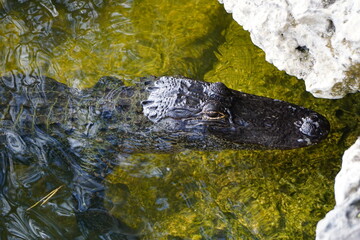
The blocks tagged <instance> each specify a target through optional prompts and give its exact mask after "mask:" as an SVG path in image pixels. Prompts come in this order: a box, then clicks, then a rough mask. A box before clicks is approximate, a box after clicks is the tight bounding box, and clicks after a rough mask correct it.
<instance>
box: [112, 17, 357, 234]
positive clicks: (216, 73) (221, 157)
mask: <svg viewBox="0 0 360 240" xmlns="http://www.w3.org/2000/svg"><path fill="white" fill-rule="evenodd" d="M224 37H225V40H226V41H225V42H224V43H223V44H222V45H221V46H219V48H218V50H217V58H218V61H217V62H216V64H215V65H214V68H213V70H211V71H209V72H207V73H206V74H205V77H204V79H205V80H207V81H212V82H216V81H222V82H224V83H225V84H227V85H228V86H229V87H231V88H235V89H237V90H242V91H245V92H249V93H253V94H258V95H262V96H268V97H273V98H279V99H283V100H287V101H290V102H294V103H297V104H300V105H305V106H306V107H310V108H312V109H314V110H316V111H319V112H321V113H322V114H324V115H325V116H326V117H327V118H328V119H329V121H330V122H331V125H332V132H331V134H330V136H329V138H328V139H326V140H325V141H324V142H323V143H321V144H320V145H318V146H314V147H309V148H304V149H297V150H290V151H238V152H237V151H223V152H190V151H186V152H184V153H180V154H167V155H164V154H154V155H134V156H132V157H131V158H129V159H127V160H125V161H124V162H123V163H122V164H121V165H120V167H119V168H117V170H116V171H115V173H114V174H112V175H111V176H110V177H109V178H108V180H109V182H110V183H111V184H110V185H109V191H108V192H107V194H108V196H114V197H115V198H116V196H126V197H123V198H121V199H122V200H121V201H119V202H118V204H117V203H115V205H114V206H113V208H112V210H111V211H112V212H113V214H115V215H117V216H119V218H120V219H121V220H123V221H124V222H126V223H127V224H129V225H130V226H132V227H135V228H143V233H144V234H145V235H144V236H146V237H145V238H146V239H154V238H156V239H171V237H174V238H176V237H177V238H180V239H214V238H216V237H219V238H221V237H222V238H226V239H313V238H314V234H315V227H316V223H317V221H319V220H320V219H321V218H322V217H323V216H324V215H325V214H326V212H327V211H329V210H330V209H331V208H332V206H333V205H334V200H333V199H334V197H333V187H332V186H333V183H334V177H335V175H336V173H337V171H338V170H339V167H340V161H341V160H340V159H341V155H342V153H343V151H344V150H345V149H346V147H348V146H349V145H351V142H352V141H353V139H355V138H356V136H357V135H358V134H360V128H359V125H358V123H356V122H354V121H353V120H351V119H352V118H353V117H354V116H355V115H356V114H357V115H358V114H359V111H358V110H356V109H358V108H359V106H360V101H359V99H358V98H356V96H348V97H346V98H344V99H342V100H336V101H334V100H324V99H315V98H314V97H312V96H311V95H310V94H309V93H306V92H305V91H304V86H303V82H302V81H300V80H298V79H296V78H294V77H291V76H288V75H286V74H285V73H284V72H281V71H278V70H277V69H276V68H275V67H274V66H272V65H271V64H269V63H267V62H266V61H265V60H264V53H263V52H262V51H261V50H260V49H258V48H257V47H255V46H254V45H253V44H252V43H251V41H250V38H249V36H248V33H247V32H245V31H243V30H242V29H241V27H240V26H238V25H237V24H236V23H232V24H231V25H230V26H229V27H228V29H227V30H226V31H225V32H224ZM346 129H351V132H348V131H346ZM117 184H120V185H124V186H126V190H125V191H124V189H123V188H121V190H120V191H119V189H118V188H117V187H116V186H117Z"/></svg>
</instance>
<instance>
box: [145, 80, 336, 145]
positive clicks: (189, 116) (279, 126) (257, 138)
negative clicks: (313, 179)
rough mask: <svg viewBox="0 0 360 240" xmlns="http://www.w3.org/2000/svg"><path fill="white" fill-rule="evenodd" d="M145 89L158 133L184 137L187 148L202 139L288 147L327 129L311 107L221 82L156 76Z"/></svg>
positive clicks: (307, 142) (317, 139)
mask: <svg viewBox="0 0 360 240" xmlns="http://www.w3.org/2000/svg"><path fill="white" fill-rule="evenodd" d="M148 90H149V91H150V94H149V97H148V99H147V100H146V101H143V102H142V105H143V112H144V114H145V116H147V117H148V118H149V119H150V120H151V121H152V122H154V123H156V124H154V125H155V126H156V128H157V131H160V130H165V131H168V132H169V137H170V136H172V137H174V136H175V137H176V136H180V137H184V136H185V138H187V142H188V146H191V142H195V140H196V141H197V142H198V141H199V140H201V141H202V144H203V148H206V149H211V148H215V149H221V148H234V149H244V148H247V149H248V148H250V149H251V148H252V149H261V148H266V149H292V148H300V147H306V146H309V145H313V144H316V143H318V142H320V141H321V140H323V139H324V138H325V137H326V136H327V134H328V133H329V129H330V125H329V122H328V121H327V120H326V118H325V117H323V116H322V115H320V114H318V113H316V112H314V111H312V110H309V109H306V108H303V107H300V106H297V105H294V104H291V103H287V102H284V101H280V100H275V99H270V98H266V97H260V96H255V95H251V94H246V93H243V92H239V91H235V90H232V89H229V88H227V87H226V86H225V85H224V84H223V83H220V82H217V83H207V82H202V81H194V80H191V79H188V78H184V77H160V78H158V79H157V80H156V81H155V82H154V83H153V85H152V86H150V87H148ZM170 133H171V134H170ZM197 144H198V143H197ZM197 148H199V147H198V146H197Z"/></svg>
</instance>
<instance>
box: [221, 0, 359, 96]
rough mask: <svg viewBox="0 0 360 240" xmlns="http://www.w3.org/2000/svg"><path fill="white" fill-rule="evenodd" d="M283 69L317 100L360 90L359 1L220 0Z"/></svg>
mask: <svg viewBox="0 0 360 240" xmlns="http://www.w3.org/2000/svg"><path fill="white" fill-rule="evenodd" d="M219 1H220V2H222V3H224V6H225V9H226V11H227V12H230V13H233V18H234V19H235V20H236V21H237V22H238V23H239V24H240V25H242V26H243V27H244V29H245V30H248V31H250V33H251V39H252V41H253V42H254V44H256V45H257V46H259V47H260V48H262V49H263V50H264V51H265V53H266V60H267V61H269V62H270V63H272V64H274V65H275V66H276V67H277V68H279V69H280V70H285V71H286V72H287V73H288V74H291V75H294V76H296V77H298V78H302V79H304V80H305V84H306V88H307V91H309V92H311V93H312V94H313V95H314V96H316V97H322V98H341V97H343V96H344V95H345V94H347V93H352V92H356V91H359V89H360V79H359V78H360V77H359V76H360V32H359V31H357V27H358V26H359V25H360V2H359V1H357V0H306V1H297V0H276V1H265V0H242V1H239V0H219Z"/></svg>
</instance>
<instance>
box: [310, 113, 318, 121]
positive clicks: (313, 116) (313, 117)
mask: <svg viewBox="0 0 360 240" xmlns="http://www.w3.org/2000/svg"><path fill="white" fill-rule="evenodd" d="M310 119H311V120H312V121H313V122H318V121H319V117H318V116H316V115H312V116H310Z"/></svg>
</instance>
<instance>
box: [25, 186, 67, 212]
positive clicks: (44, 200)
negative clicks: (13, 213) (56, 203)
mask: <svg viewBox="0 0 360 240" xmlns="http://www.w3.org/2000/svg"><path fill="white" fill-rule="evenodd" d="M63 186H64V185H61V186H60V187H57V188H55V189H54V190H52V191H51V192H50V193H48V194H47V195H46V196H45V197H43V198H42V199H40V200H39V201H37V202H36V203H35V204H34V205H32V206H31V207H29V208H28V209H26V211H29V210H30V209H32V208H34V207H36V206H37V205H39V204H40V206H42V205H44V204H45V203H47V202H48V201H49V200H50V198H52V197H53V196H54V195H55V194H56V193H57V192H58V191H59V190H60V189H61V188H62V187H63Z"/></svg>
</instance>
